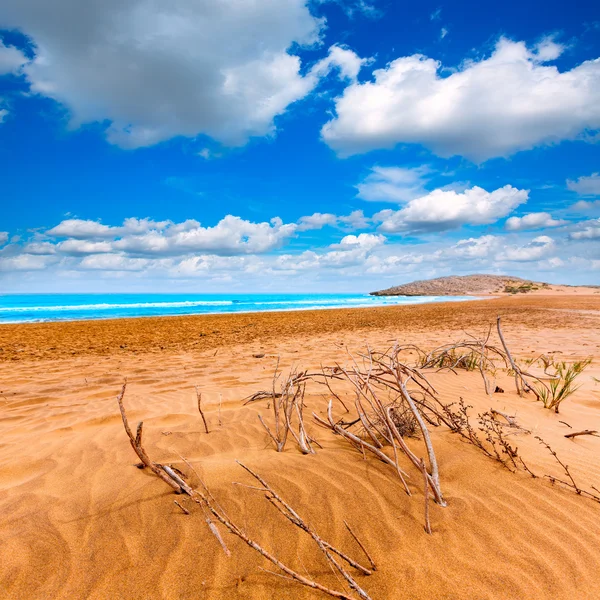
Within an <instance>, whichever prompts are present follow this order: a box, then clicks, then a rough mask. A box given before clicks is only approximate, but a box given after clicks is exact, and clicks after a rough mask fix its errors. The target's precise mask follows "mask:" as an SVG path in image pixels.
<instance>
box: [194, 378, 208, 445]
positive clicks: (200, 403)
mask: <svg viewBox="0 0 600 600" xmlns="http://www.w3.org/2000/svg"><path fill="white" fill-rule="evenodd" d="M196 400H197V401H198V412H199V413H200V416H201V417H202V422H203V423H204V431H206V433H208V424H207V423H206V417H205V416H204V411H203V410H202V392H201V391H200V390H199V389H198V387H197V386H196Z"/></svg>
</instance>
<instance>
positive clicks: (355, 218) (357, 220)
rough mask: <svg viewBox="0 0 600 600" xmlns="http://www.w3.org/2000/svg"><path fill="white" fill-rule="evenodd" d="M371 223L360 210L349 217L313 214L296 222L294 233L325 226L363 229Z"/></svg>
mask: <svg viewBox="0 0 600 600" xmlns="http://www.w3.org/2000/svg"><path fill="white" fill-rule="evenodd" d="M370 223H371V220H370V219H368V218H366V217H365V215H364V213H363V211H362V210H354V211H352V212H351V213H350V214H349V215H341V216H339V215H333V214H331V213H314V214H312V215H310V216H306V217H301V218H300V219H299V220H298V225H297V227H296V231H308V230H310V229H322V228H323V227H325V226H326V225H329V226H331V227H336V226H337V227H341V228H346V229H347V228H350V229H365V228H367V227H368V226H369V225H370Z"/></svg>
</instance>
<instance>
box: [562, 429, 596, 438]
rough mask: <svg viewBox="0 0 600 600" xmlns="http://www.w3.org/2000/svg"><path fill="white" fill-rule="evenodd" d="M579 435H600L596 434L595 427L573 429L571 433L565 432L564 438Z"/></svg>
mask: <svg viewBox="0 0 600 600" xmlns="http://www.w3.org/2000/svg"><path fill="white" fill-rule="evenodd" d="M579 435H593V436H595V437H600V436H598V432H597V431H596V430H595V429H584V430H583V431H575V432H573V433H567V435H565V437H566V438H571V439H572V438H576V437H577V436H579Z"/></svg>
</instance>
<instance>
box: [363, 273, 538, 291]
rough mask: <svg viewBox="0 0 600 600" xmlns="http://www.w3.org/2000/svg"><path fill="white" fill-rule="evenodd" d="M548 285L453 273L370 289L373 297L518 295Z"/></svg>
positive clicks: (525, 280) (523, 280)
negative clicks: (374, 290)
mask: <svg viewBox="0 0 600 600" xmlns="http://www.w3.org/2000/svg"><path fill="white" fill-rule="evenodd" d="M542 288H549V285H548V284H547V283H540V282H536V281H529V280H527V279H521V278H520V277H512V276H510V275H453V276H451V277H438V278H437V279H424V280H422V281H413V282H412V283H405V284H403V285H397V286H394V287H391V288H388V289H387V290H381V291H378V292H371V295H372V296H469V295H472V296H476V295H486V294H519V293H528V292H534V291H537V290H540V289H542Z"/></svg>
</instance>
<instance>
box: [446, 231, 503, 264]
mask: <svg viewBox="0 0 600 600" xmlns="http://www.w3.org/2000/svg"><path fill="white" fill-rule="evenodd" d="M500 246H501V239H500V238H499V237H498V236H495V235H483V236H481V237H478V238H469V239H466V240H459V241H458V242H457V243H456V244H454V245H453V246H450V248H449V249H448V250H443V251H440V252H439V255H440V257H446V258H449V257H452V258H462V259H481V258H487V257H489V256H491V255H493V254H495V253H496V252H497V251H498V249H499V248H500Z"/></svg>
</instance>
